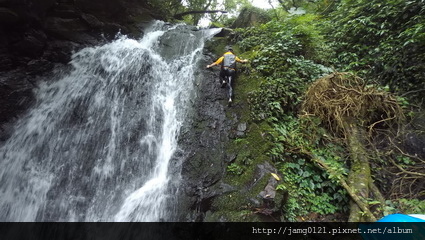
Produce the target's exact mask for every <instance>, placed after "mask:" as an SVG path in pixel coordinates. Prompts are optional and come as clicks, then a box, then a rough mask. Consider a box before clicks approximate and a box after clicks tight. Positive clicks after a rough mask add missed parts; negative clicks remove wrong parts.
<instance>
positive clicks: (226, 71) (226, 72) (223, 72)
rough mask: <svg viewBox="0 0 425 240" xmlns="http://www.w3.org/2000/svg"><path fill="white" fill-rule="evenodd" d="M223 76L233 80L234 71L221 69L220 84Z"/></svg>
mask: <svg viewBox="0 0 425 240" xmlns="http://www.w3.org/2000/svg"><path fill="white" fill-rule="evenodd" d="M225 76H231V77H232V79H235V76H236V71H235V69H231V68H221V71H220V82H222V81H223V80H224V77H225Z"/></svg>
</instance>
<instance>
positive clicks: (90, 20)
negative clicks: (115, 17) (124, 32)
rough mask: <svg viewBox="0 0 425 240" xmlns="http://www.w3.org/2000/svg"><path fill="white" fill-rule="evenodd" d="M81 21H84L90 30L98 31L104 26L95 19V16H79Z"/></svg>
mask: <svg viewBox="0 0 425 240" xmlns="http://www.w3.org/2000/svg"><path fill="white" fill-rule="evenodd" d="M81 19H83V20H84V22H85V23H87V24H88V25H89V26H90V27H91V28H94V29H99V28H102V27H103V26H105V24H104V23H103V22H101V21H100V20H99V19H97V18H96V17H95V16H93V15H91V14H85V13H83V14H81Z"/></svg>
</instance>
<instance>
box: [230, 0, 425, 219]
mask: <svg viewBox="0 0 425 240" xmlns="http://www.w3.org/2000/svg"><path fill="white" fill-rule="evenodd" d="M300 3H301V2H300ZM424 4H425V1H404V0H391V1H386V2H385V3H384V2H382V1H379V0H372V1H369V0H368V1H366V0H341V1H325V0H323V1H316V5H314V4H313V5H312V4H311V3H309V4H308V6H307V7H306V8H305V9H307V10H309V11H310V12H309V13H306V14H302V15H288V14H282V13H280V14H276V16H278V18H275V19H274V20H272V21H270V22H268V23H266V24H262V25H258V26H254V27H251V28H245V29H238V30H237V31H236V34H235V35H234V36H233V39H232V41H233V44H237V45H238V46H239V48H240V50H241V51H242V52H243V54H244V57H246V58H249V59H251V70H250V76H249V78H250V79H255V80H257V79H260V81H261V83H260V84H259V87H258V88H256V89H254V90H253V91H250V93H249V97H248V101H249V103H250V108H251V120H252V121H253V122H255V123H258V124H259V125H264V123H266V124H267V125H268V126H270V128H265V129H267V130H265V131H267V133H268V136H269V138H268V139H269V141H270V142H271V145H272V147H270V149H268V150H267V154H268V156H269V157H270V159H272V160H273V161H274V163H275V165H276V166H277V167H278V168H279V170H280V172H281V174H282V176H283V182H282V183H281V184H280V185H279V186H278V189H280V190H284V191H287V192H288V193H289V194H288V196H289V198H288V200H287V204H286V205H285V209H284V210H285V211H284V216H283V219H285V220H291V221H294V220H300V219H301V220H302V219H305V217H306V216H307V215H308V214H309V213H315V214H319V215H326V214H334V213H337V212H342V213H344V212H345V211H346V210H347V202H348V195H347V193H346V192H345V190H343V189H342V188H341V186H340V185H339V184H338V179H340V178H341V177H343V176H345V175H347V172H348V167H349V166H348V161H347V160H348V158H349V153H348V150H347V149H346V146H344V144H343V142H342V141H338V140H337V139H335V138H333V137H331V134H330V133H329V132H328V130H326V129H324V128H323V124H321V122H320V120H319V119H316V118H312V117H309V116H304V113H303V112H301V111H300V108H299V107H300V104H301V102H302V101H303V95H304V92H305V91H306V89H307V87H308V86H309V85H310V84H311V83H312V81H314V80H315V79H317V78H319V77H321V76H323V75H325V74H327V73H329V72H331V71H333V70H337V71H351V72H354V73H355V74H357V75H360V76H362V77H364V78H366V80H367V81H368V82H369V83H370V84H372V83H379V85H376V87H378V88H380V89H384V90H387V91H388V90H390V91H393V92H397V93H400V94H405V95H406V96H409V97H411V98H410V100H411V101H414V100H418V99H419V100H420V98H421V97H420V96H423V92H421V91H423V90H424V87H425V85H424V84H425V79H424V78H425V75H424V70H425V69H424V67H425V64H424V59H425V58H424V57H425V56H424V55H425V39H424V38H425V18H424V16H425V14H424V11H425V7H424V6H425V5H424ZM298 7H299V6H298ZM286 10H288V9H286ZM274 11H275V10H274ZM386 85H388V86H389V88H388V87H387V86H386ZM415 97H416V98H415ZM418 97H419V98H418ZM399 101H400V102H399V103H400V104H402V105H403V106H407V105H408V102H406V100H405V99H404V98H399ZM376 154H377V156H376V158H375V159H374V161H375V163H373V165H374V166H375V167H377V168H376V169H375V173H376V171H377V170H379V169H381V168H382V167H385V166H386V163H385V162H383V161H382V159H388V158H395V159H397V160H396V162H394V163H395V164H398V163H400V164H403V159H404V160H406V161H407V162H410V163H411V161H412V159H411V158H409V157H407V156H403V154H400V153H398V155H397V154H394V152H393V153H389V155H388V154H387V155H386V156H383V155H385V154H383V153H379V152H377V153H376ZM380 154H381V155H380ZM315 159H316V160H315ZM317 159H319V160H320V161H322V162H323V163H325V164H326V165H327V166H328V167H329V168H330V169H331V171H325V170H324V169H323V168H321V167H320V166H318V164H317ZM238 164H241V165H242V163H238V162H235V163H233V164H232V165H231V167H230V168H229V171H231V172H232V173H237V175H241V174H242V172H243V168H240V167H239V165H238ZM244 165H246V164H245V163H244ZM403 166H405V165H403ZM383 185H385V184H383ZM421 194H422V195H421ZM406 196H407V195H406ZM411 196H413V195H411ZM421 196H422V197H421ZM415 197H418V198H419V199H421V198H423V197H424V196H423V192H422V193H420V192H419V193H417V194H416V195H415ZM415 201H418V200H416V199H413V200H407V199H390V200H388V201H387V202H386V205H385V206H381V209H379V210H380V211H383V212H384V213H385V214H388V213H393V212H396V211H404V212H407V213H412V212H420V211H423V207H424V206H421V205H419V206H416V207H415V209H413V208H412V206H413V205H415V204H413V202H415ZM419 209H421V210H419ZM418 210H419V211H418Z"/></svg>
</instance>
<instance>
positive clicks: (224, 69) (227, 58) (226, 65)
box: [207, 47, 248, 102]
mask: <svg viewBox="0 0 425 240" xmlns="http://www.w3.org/2000/svg"><path fill="white" fill-rule="evenodd" d="M236 62H240V63H247V62H248V60H246V59H240V58H238V57H237V56H236V55H235V54H234V52H233V49H232V48H231V47H229V48H228V51H227V52H225V53H224V54H223V56H221V57H220V58H219V59H218V60H217V61H215V62H214V63H212V64H210V65H207V68H210V67H213V66H216V65H219V64H221V70H220V82H221V87H225V86H226V80H225V77H226V76H229V77H231V78H232V79H234V77H235V76H236ZM229 87H230V89H231V86H229ZM231 97H232V96H229V102H232V98H231Z"/></svg>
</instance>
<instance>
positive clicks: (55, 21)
mask: <svg viewBox="0 0 425 240" xmlns="http://www.w3.org/2000/svg"><path fill="white" fill-rule="evenodd" d="M161 18H162V17H161V16H159V14H157V13H155V12H154V11H153V10H152V8H150V6H149V5H147V4H146V2H145V1H136V0H112V1H102V0H92V1H83V0H44V1H39V0H0V112H1V114H0V141H1V140H4V139H5V138H7V128H8V127H7V123H8V122H10V121H11V120H12V119H13V118H14V117H16V116H17V115H18V114H20V113H21V112H22V111H24V110H25V109H27V108H28V107H29V106H30V105H31V102H32V101H33V96H32V89H33V88H34V87H35V86H36V85H35V82H36V81H38V78H39V76H41V75H45V74H46V73H48V72H49V71H50V70H52V69H53V68H54V66H55V65H56V64H67V63H68V62H69V60H70V57H71V54H72V52H73V51H75V50H77V49H79V48H82V47H84V46H88V45H94V44H96V43H99V42H102V41H105V40H108V39H112V38H114V37H115V36H116V34H117V33H118V32H121V33H124V34H127V35H130V36H139V35H141V34H143V33H142V31H141V29H142V28H141V25H143V23H146V22H148V21H150V20H152V19H161Z"/></svg>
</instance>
